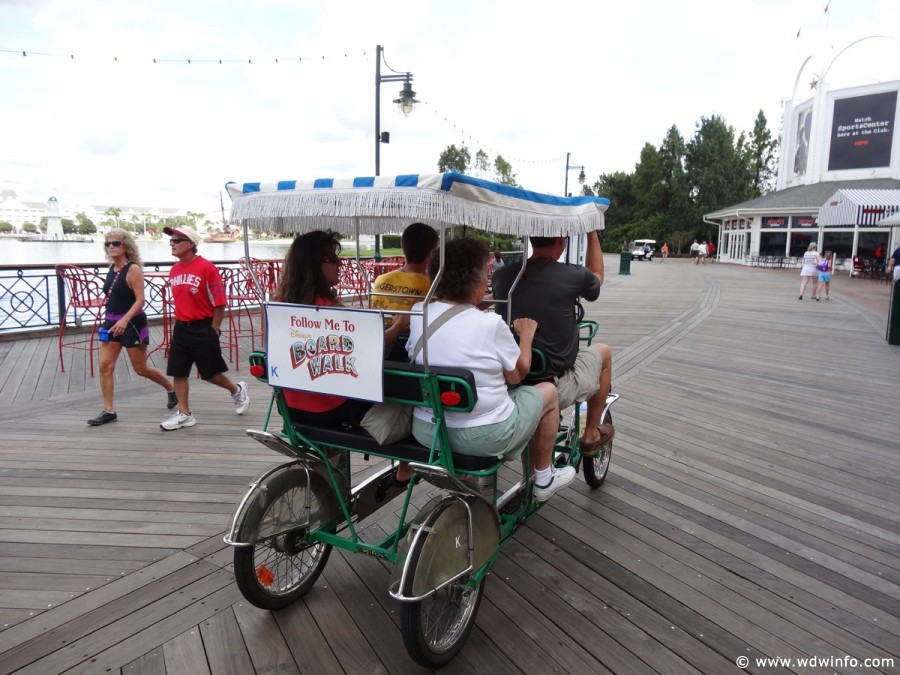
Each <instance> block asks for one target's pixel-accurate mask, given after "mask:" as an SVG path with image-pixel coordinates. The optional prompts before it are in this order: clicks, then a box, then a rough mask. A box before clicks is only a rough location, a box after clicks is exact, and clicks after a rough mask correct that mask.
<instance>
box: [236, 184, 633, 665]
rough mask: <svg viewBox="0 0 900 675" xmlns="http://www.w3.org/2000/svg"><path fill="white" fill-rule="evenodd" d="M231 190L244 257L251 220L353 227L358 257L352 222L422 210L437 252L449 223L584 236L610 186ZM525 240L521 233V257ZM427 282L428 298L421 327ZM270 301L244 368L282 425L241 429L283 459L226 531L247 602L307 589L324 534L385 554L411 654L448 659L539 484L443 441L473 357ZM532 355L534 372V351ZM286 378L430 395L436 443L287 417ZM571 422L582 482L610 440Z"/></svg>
mask: <svg viewBox="0 0 900 675" xmlns="http://www.w3.org/2000/svg"><path fill="white" fill-rule="evenodd" d="M228 190H229V193H230V194H231V196H232V199H233V209H232V220H235V221H238V222H241V223H242V224H243V228H244V234H245V236H244V241H245V244H244V245H245V254H246V256H247V258H248V259H249V258H250V250H249V243H248V240H247V232H248V229H249V228H250V227H252V228H253V229H254V230H260V229H262V230H269V231H271V232H276V233H281V234H287V233H297V232H305V231H310V230H314V229H323V228H326V227H330V228H333V229H337V230H339V231H342V232H343V233H345V234H354V235H355V236H356V238H357V262H359V260H358V256H359V254H358V251H359V246H358V242H359V235H360V233H366V234H383V233H388V232H399V231H402V230H403V228H404V227H406V226H407V225H408V224H410V223H413V222H417V221H418V222H424V223H426V224H429V225H432V226H433V227H435V228H436V229H439V231H440V241H441V247H440V260H441V263H443V242H444V237H445V228H446V226H448V225H449V226H454V225H464V226H467V227H475V228H480V229H490V230H491V231H494V232H502V233H509V234H518V235H523V236H527V235H536V236H556V235H560V234H562V235H566V236H578V235H582V234H584V233H587V232H590V231H592V230H597V229H602V227H603V212H604V211H605V209H606V207H607V205H608V201H607V200H605V199H600V198H593V197H574V198H573V197H569V198H561V197H554V196H551V195H540V194H536V193H533V192H528V191H525V190H521V189H519V188H512V187H510V186H507V185H500V184H497V183H492V182H489V181H484V180H479V179H475V178H472V177H469V176H464V175H461V174H456V173H450V174H438V175H431V176H425V175H422V176H419V175H412V176H397V177H395V178H385V177H381V178H375V179H372V178H358V179H351V180H346V181H339V180H333V179H320V180H317V181H310V182H308V183H303V182H300V181H281V182H277V183H270V184H265V183H244V184H234V183H230V184H229V185H228ZM526 247H527V244H525V240H523V255H524V254H525V252H526V250H525V249H526ZM442 267H443V265H442ZM433 287H434V285H432V288H433ZM513 288H515V287H513ZM261 295H262V294H261ZM430 295H431V292H429V296H428V297H426V302H425V304H424V308H423V310H422V313H423V315H424V320H425V324H426V325H427V324H428V321H427V312H428V304H427V301H428V300H429V299H430ZM512 297H513V296H511V298H512ZM265 311H266V318H267V331H266V352H265V353H255V354H254V355H253V356H252V357H251V371H252V373H253V374H254V375H255V376H257V377H258V378H259V379H261V380H263V381H265V382H267V383H268V384H269V385H270V386H272V389H273V402H274V406H275V411H274V412H273V410H272V408H271V407H270V414H277V416H278V417H280V422H281V424H280V430H279V431H278V432H277V433H272V432H270V431H266V430H261V431H260V430H248V431H247V433H248V435H250V436H251V437H252V438H254V439H256V440H257V441H259V442H260V443H263V444H264V445H266V446H268V447H269V448H271V449H272V450H274V451H275V452H277V453H279V454H281V455H284V456H285V457H286V461H284V462H283V463H281V464H279V465H277V466H274V467H272V468H270V469H268V470H266V471H264V472H263V473H261V474H260V475H259V476H257V477H256V478H255V479H254V480H253V481H252V482H251V483H250V485H249V487H248V488H247V491H246V493H245V494H244V495H243V497H242V499H241V501H240V503H239V504H238V507H237V510H236V512H235V514H234V518H233V520H232V523H231V527H230V528H229V531H228V533H227V535H226V537H225V542H226V543H228V544H230V545H231V546H233V547H235V551H234V570H235V580H236V582H237V585H238V587H239V588H240V590H241V592H242V593H243V595H244V596H245V597H246V599H247V600H248V601H250V602H251V603H253V604H254V605H256V606H258V607H261V608H264V609H278V608H281V607H284V606H286V605H288V604H290V603H292V602H294V601H295V600H297V599H298V598H300V597H302V596H303V595H304V594H305V593H306V592H307V591H309V590H310V589H311V588H312V586H313V584H314V583H315V581H316V579H317V577H318V576H319V574H320V573H321V572H322V570H323V568H324V567H325V565H326V563H327V561H328V557H329V554H330V553H331V550H332V548H333V547H335V546H337V547H339V548H342V549H345V550H347V551H353V552H357V553H362V554H365V555H370V556H375V557H377V558H380V559H383V560H385V561H387V562H388V563H390V564H391V565H392V570H393V572H392V575H391V580H390V583H389V587H388V592H389V594H390V595H391V596H392V597H393V598H395V599H396V600H398V601H399V602H400V624H401V630H402V633H403V641H404V644H405V646H406V648H407V650H408V652H409V654H410V656H411V657H412V658H413V659H414V660H415V661H417V662H418V663H420V664H422V665H424V666H428V667H438V666H441V665H443V664H445V663H447V662H448V661H449V660H450V659H452V658H453V657H454V656H455V655H456V654H457V653H458V652H459V650H460V649H461V648H462V646H463V643H464V642H465V639H466V637H467V636H468V633H469V631H470V629H471V628H472V625H473V624H474V621H475V616H476V613H477V611H478V606H479V603H480V602H481V598H482V594H483V592H484V581H485V577H486V576H487V574H488V572H489V571H490V569H491V566H492V565H493V563H494V562H495V560H496V559H497V557H498V556H499V554H500V551H501V548H502V546H503V544H504V543H505V542H506V541H508V540H509V539H510V538H511V537H512V535H513V534H514V533H515V532H516V530H517V529H518V528H519V527H520V526H521V525H523V524H524V523H525V522H526V521H527V519H528V517H529V516H530V515H531V514H533V513H534V512H536V511H537V510H538V509H539V508H540V506H541V504H539V503H538V502H536V501H535V500H534V499H533V497H532V481H531V480H530V476H527V475H526V476H524V477H523V476H521V475H519V474H518V473H516V477H515V478H514V479H513V480H508V479H506V478H505V476H506V475H507V473H508V472H504V475H503V476H500V473H499V471H500V469H501V467H502V466H503V464H502V463H499V462H497V460H496V459H494V458H486V457H475V456H471V455H465V454H461V453H458V452H446V451H445V452H441V451H440V450H439V448H450V447H451V444H450V441H449V438H448V436H447V427H446V424H445V413H446V412H448V411H459V412H468V411H471V410H472V408H473V406H474V405H475V401H476V388H475V382H474V378H473V376H472V373H471V372H470V371H468V370H464V369H460V368H447V367H429V366H428V365H427V364H428V341H427V337H428V332H429V331H426V336H425V337H426V339H425V343H424V357H425V364H424V365H414V364H409V363H399V362H390V361H384V360H383V356H382V355H383V316H382V314H381V313H380V312H377V311H373V310H366V309H348V308H336V307H312V306H304V305H287V304H281V303H273V302H269V303H266V307H265ZM579 318H580V317H579ZM573 320H574V319H573ZM580 328H581V330H582V333H581V337H582V339H583V340H584V341H585V342H590V340H591V339H593V337H594V335H595V334H596V332H597V324H596V323H594V322H582V324H581V325H580ZM349 358H352V359H353V360H352V362H350V361H348V359H349ZM316 359H318V361H314V360H316ZM326 364H327V365H326ZM534 364H535V365H534V367H533V371H534V374H535V375H536V376H539V375H540V371H541V370H542V368H543V365H542V364H543V355H541V354H540V353H539V352H537V353H536V354H535V358H534ZM342 368H344V369H346V368H353V370H354V373H353V376H352V377H349V378H347V377H345V378H343V379H342V378H340V377H337V376H335V377H327V376H325V375H323V373H325V374H326V375H333V374H334V373H336V372H338V371H340V370H341V369H342ZM284 388H294V389H301V390H306V391H316V392H318V393H327V394H335V395H342V396H349V397H351V398H361V399H364V400H372V401H379V402H381V401H383V402H385V403H395V404H403V405H409V406H422V407H426V408H430V409H431V411H432V413H433V416H434V420H435V423H436V426H437V433H436V435H435V441H434V443H433V444H432V446H431V447H425V446H423V445H420V444H419V443H418V442H417V441H416V440H415V439H414V438H413V437H412V436H409V437H407V438H405V439H402V440H400V441H398V442H395V443H390V444H387V445H379V444H378V442H377V441H376V440H375V439H374V438H372V436H370V435H369V434H367V433H366V432H365V431H362V430H335V429H328V428H320V427H316V426H314V425H310V424H300V423H297V422H294V421H292V419H291V417H290V414H289V411H288V408H287V406H286V405H285V400H284V396H283V389H284ZM617 398H618V396H617V395H615V394H611V395H610V396H609V398H608V399H607V405H606V409H605V410H604V411H603V418H602V419H601V423H602V422H603V421H605V420H606V418H607V415H608V411H609V406H610V405H611V404H612V403H613V402H614V401H615V400H616V399H617ZM276 422H277V419H276ZM580 424H581V406H579V405H577V404H576V405H575V406H574V409H573V411H572V412H571V414H570V415H568V416H567V420H566V421H565V422H563V423H561V425H560V428H559V433H558V435H557V440H556V447H555V454H554V462H555V464H556V465H557V466H563V465H567V464H568V465H572V466H574V467H576V469H578V468H580V467H583V469H584V474H585V479H586V481H587V482H588V484H589V485H590V486H591V487H599V485H600V484H601V483H602V482H603V480H604V478H605V477H606V473H607V471H608V469H609V459H610V456H611V452H612V443H611V442H610V443H608V444H607V445H606V446H604V447H603V448H601V451H600V453H599V454H597V455H596V456H595V457H586V456H582V455H581V452H580V450H579V427H580ZM269 426H270V424H269V418H268V417H267V420H266V428H268V427H269ZM274 426H279V425H277V424H276V425H274ZM525 452H526V453H527V448H526V450H525ZM370 457H375V458H381V459H388V460H390V462H387V463H385V462H381V463H382V464H386V465H387V466H385V467H384V468H383V469H381V470H376V471H374V473H370V474H368V475H367V477H366V478H364V479H362V480H355V479H354V476H353V469H354V467H356V468H358V466H359V464H360V462H361V460H362V459H368V458H370ZM400 461H405V462H410V465H411V467H412V468H413V470H414V471H415V477H414V479H413V480H411V481H410V482H409V485H408V487H402V488H400V487H397V486H396V485H395V484H393V482H392V481H391V480H389V479H390V478H391V477H392V476H393V472H394V470H395V463H396V462H400ZM351 464H352V465H353V466H351ZM512 464H513V463H511V464H510V467H511V469H514V468H515V467H512ZM514 464H516V465H518V463H517V462H516V463H514ZM526 464H527V462H526ZM420 480H421V481H425V482H427V483H429V484H430V485H431V486H435V487H437V488H439V491H438V492H437V494H438V496H437V497H434V498H433V499H431V500H430V501H429V502H427V503H426V504H424V505H422V506H419V507H417V504H418V501H421V500H418V501H417V502H414V501H413V494H414V491H415V485H416V483H417V482H418V481H420ZM510 483H514V484H512V485H510ZM420 494H421V493H420ZM395 500H397V501H395ZM389 502H390V503H391V507H390V509H386V510H385V514H384V515H385V517H389V516H391V514H393V513H397V516H396V522H395V524H394V526H393V529H392V531H390V532H389V533H388V534H387V536H384V537H383V538H382V539H380V540H378V541H364V540H363V538H362V537H361V536H360V530H359V528H358V525H359V524H360V523H361V522H362V521H363V520H364V519H365V518H367V517H368V516H370V515H371V514H373V513H375V512H377V511H379V510H380V509H381V508H382V507H383V506H385V505H387V504H388V503H389ZM398 503H399V504H400V506H399V509H398V507H397V504H398ZM382 522H384V521H383V520H382Z"/></svg>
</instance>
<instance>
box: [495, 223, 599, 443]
mask: <svg viewBox="0 0 900 675" xmlns="http://www.w3.org/2000/svg"><path fill="white" fill-rule="evenodd" d="M530 241H531V248H532V254H531V257H530V258H528V260H527V261H526V265H525V272H524V274H523V276H522V279H521V280H520V281H519V285H518V286H516V290H515V293H514V294H513V302H512V318H513V319H518V318H521V317H527V318H531V319H534V320H535V321H537V323H538V329H537V333H536V334H535V336H534V346H535V347H537V348H539V349H540V350H541V351H542V352H543V353H544V356H545V357H546V361H547V378H548V379H553V380H554V381H555V382H556V386H557V388H558V389H559V407H560V409H561V410H562V409H563V408H567V407H569V406H570V405H572V404H573V403H575V402H576V401H587V420H586V421H585V424H584V437H583V438H582V442H581V451H582V453H584V454H585V455H588V456H593V455H596V454H597V452H598V451H599V450H600V448H601V447H602V446H603V445H605V444H606V443H608V442H609V441H611V440H612V438H613V436H614V435H615V430H614V429H613V427H612V423H611V420H608V421H607V423H606V424H602V425H601V424H600V415H601V414H602V413H603V408H604V406H605V405H606V397H607V395H608V394H609V391H610V388H611V386H612V351H611V350H610V348H609V347H608V346H606V345H604V344H593V345H591V346H589V347H584V348H580V346H579V341H578V326H577V325H576V323H575V304H576V302H577V301H578V299H579V298H584V299H585V300H587V301H589V302H593V301H594V300H596V299H597V297H598V296H599V295H600V286H601V285H602V284H603V251H602V249H601V246H600V234H599V232H591V233H589V234H588V235H587V251H586V254H585V267H582V266H581V265H573V264H566V263H561V262H559V257H560V256H561V255H562V252H563V251H564V250H565V246H566V240H565V238H564V237H531V238H530ZM521 267H522V263H513V264H510V265H506V266H504V267H502V268H500V269H498V270H497V271H496V272H494V276H493V284H494V297H495V298H496V299H498V300H506V299H507V298H508V297H509V289H510V287H511V286H512V284H513V282H514V281H515V279H516V276H517V275H518V274H519V270H520V269H521ZM497 312H498V313H499V314H500V315H501V316H502V317H503V318H504V320H506V319H507V318H508V317H507V304H506V303H498V304H497Z"/></svg>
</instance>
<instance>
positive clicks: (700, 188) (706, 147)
mask: <svg viewBox="0 0 900 675" xmlns="http://www.w3.org/2000/svg"><path fill="white" fill-rule="evenodd" d="M742 145H743V137H742V138H740V139H737V140H736V139H735V135H734V128H733V127H731V126H728V125H727V124H726V123H725V120H724V119H723V118H722V117H721V116H719V115H713V116H712V117H701V118H700V121H699V122H698V123H697V130H696V132H695V134H694V137H693V138H692V139H691V140H690V142H689V143H688V144H687V149H686V153H685V169H686V172H687V178H688V185H689V189H690V197H691V201H692V203H693V206H694V209H695V212H696V213H697V216H698V217H697V221H696V225H697V228H698V229H697V235H698V236H701V237H703V238H705V239H710V238H711V237H712V233H713V230H714V228H713V226H711V225H708V224H707V223H703V221H702V220H701V217H702V214H704V213H710V212H711V211H715V210H717V209H720V208H722V207H723V206H728V205H729V204H735V203H737V202H742V201H745V200H746V199H747V198H749V197H750V195H751V192H750V184H749V171H748V169H747V166H746V164H745V162H744V153H743V148H742V147H741V146H742Z"/></svg>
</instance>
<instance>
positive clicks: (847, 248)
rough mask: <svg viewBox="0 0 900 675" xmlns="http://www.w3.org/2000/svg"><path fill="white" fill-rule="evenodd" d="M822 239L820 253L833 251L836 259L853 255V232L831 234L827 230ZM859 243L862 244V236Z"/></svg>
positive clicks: (873, 248)
mask: <svg viewBox="0 0 900 675" xmlns="http://www.w3.org/2000/svg"><path fill="white" fill-rule="evenodd" d="M822 239H823V241H822V246H821V248H820V249H819V252H820V253H822V254H824V253H825V252H826V251H831V252H832V253H834V257H835V258H849V257H850V256H852V255H853V232H829V231H827V230H826V231H825V235H824V236H823V238H822ZM859 242H860V244H862V234H860V236H859ZM874 252H875V247H874V246H873V247H872V253H873V254H874ZM859 255H862V254H861V253H860V254H859Z"/></svg>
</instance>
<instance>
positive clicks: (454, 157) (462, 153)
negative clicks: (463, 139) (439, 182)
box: [438, 145, 472, 173]
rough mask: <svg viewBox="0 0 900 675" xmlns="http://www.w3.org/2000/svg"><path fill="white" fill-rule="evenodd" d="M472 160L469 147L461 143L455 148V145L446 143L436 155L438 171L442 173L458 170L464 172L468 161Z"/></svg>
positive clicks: (467, 167) (467, 166)
mask: <svg viewBox="0 0 900 675" xmlns="http://www.w3.org/2000/svg"><path fill="white" fill-rule="evenodd" d="M471 161H472V155H471V154H469V149H468V148H467V147H466V146H465V145H462V146H461V147H459V148H457V147H456V146H455V145H448V146H447V148H446V149H445V150H444V151H443V152H442V153H441V156H440V157H438V171H440V172H441V173H444V172H446V171H458V172H459V173H466V172H467V171H468V170H469V163H470V162H471Z"/></svg>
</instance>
